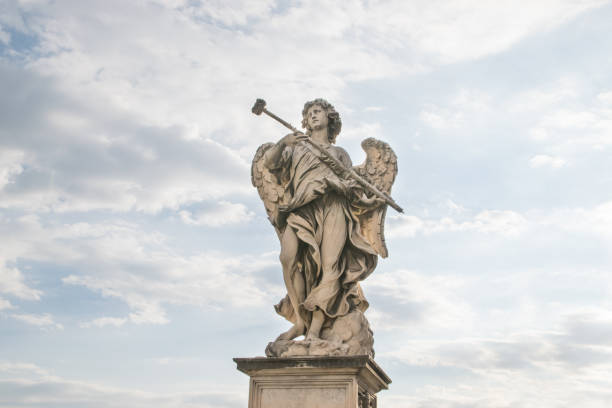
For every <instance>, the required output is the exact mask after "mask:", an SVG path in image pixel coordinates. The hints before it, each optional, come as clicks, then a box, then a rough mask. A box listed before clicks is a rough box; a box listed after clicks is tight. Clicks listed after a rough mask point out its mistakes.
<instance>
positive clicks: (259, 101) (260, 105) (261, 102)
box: [251, 99, 266, 115]
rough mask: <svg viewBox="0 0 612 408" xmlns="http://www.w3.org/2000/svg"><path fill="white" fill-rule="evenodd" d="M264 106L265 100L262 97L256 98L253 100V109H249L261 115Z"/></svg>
mask: <svg viewBox="0 0 612 408" xmlns="http://www.w3.org/2000/svg"><path fill="white" fill-rule="evenodd" d="M265 107H266V101H264V100H263V99H257V100H256V101H255V105H253V109H251V112H253V113H254V114H256V115H261V113H262V112H263V110H264V108H265Z"/></svg>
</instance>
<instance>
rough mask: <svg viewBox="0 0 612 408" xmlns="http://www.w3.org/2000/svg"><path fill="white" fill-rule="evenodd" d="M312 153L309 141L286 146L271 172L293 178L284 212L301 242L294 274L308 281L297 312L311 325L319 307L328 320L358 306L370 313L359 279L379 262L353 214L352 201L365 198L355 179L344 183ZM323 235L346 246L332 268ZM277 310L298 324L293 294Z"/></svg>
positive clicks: (336, 150)
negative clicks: (324, 263)
mask: <svg viewBox="0 0 612 408" xmlns="http://www.w3.org/2000/svg"><path fill="white" fill-rule="evenodd" d="M326 148H327V149H328V151H329V152H330V153H331V154H333V155H334V156H335V157H336V158H338V159H339V160H340V161H341V162H342V163H343V164H344V165H345V166H346V167H349V168H350V167H351V166H352V163H351V159H350V157H349V155H348V153H346V151H345V150H344V149H342V148H340V147H336V146H332V145H329V146H327V147H326ZM311 149H312V148H311V147H309V146H308V145H307V144H306V143H305V142H300V143H298V144H296V145H294V146H287V147H285V149H284V150H283V153H282V157H281V159H280V161H279V163H278V164H277V168H276V169H271V170H273V171H276V172H277V174H278V176H279V179H282V180H288V182H287V184H286V189H285V194H284V197H283V198H282V202H283V203H284V205H282V206H281V207H280V208H281V211H282V212H283V213H284V215H286V226H285V228H292V229H293V231H294V232H295V233H296V235H297V237H298V240H299V246H298V252H297V259H296V263H295V265H296V267H295V270H294V271H292V274H293V273H299V274H302V276H303V277H304V283H305V299H304V301H303V302H302V303H301V304H300V305H299V308H298V309H299V310H298V313H299V314H300V316H301V317H302V320H303V321H304V322H305V324H306V325H307V326H309V325H310V321H311V319H312V312H313V311H315V309H316V308H319V309H320V310H322V311H323V312H324V313H325V315H326V316H327V319H326V321H327V322H329V321H330V319H333V318H336V317H339V316H344V315H346V314H348V313H349V312H350V311H351V310H352V309H353V308H357V309H360V310H361V311H365V309H367V307H368V302H367V300H366V299H365V297H364V296H363V292H362V290H361V287H360V286H359V281H361V280H363V279H365V278H366V277H367V276H368V275H370V273H372V271H373V270H374V268H375V267H376V262H377V260H378V256H377V254H376V252H375V251H374V249H373V248H372V246H371V245H370V244H369V243H368V242H367V241H366V239H365V238H364V237H363V235H362V234H361V233H360V225H359V220H358V219H357V217H356V216H355V215H354V214H353V212H351V202H353V201H356V200H357V199H358V198H359V197H360V195H361V193H362V190H360V188H359V186H358V185H357V184H356V183H355V182H353V181H352V180H342V179H340V178H339V177H338V176H337V175H336V174H335V173H334V172H333V171H332V170H331V169H330V168H329V167H328V166H327V165H326V164H325V163H323V162H321V160H320V159H319V158H318V155H317V153H315V151H313V150H311ZM323 237H325V240H326V242H327V240H330V239H331V240H337V241H335V242H337V243H340V241H341V242H342V243H343V245H341V250H340V251H339V252H338V253H337V254H335V255H336V257H335V258H334V262H333V265H323V263H322V254H323V253H325V252H326V251H330V249H329V248H326V247H323V245H322V244H323ZM334 247H338V245H334ZM329 255H330V254H329V253H327V254H326V256H328V257H329ZM332 255H333V254H332ZM328 263H329V262H328ZM292 276H293V275H292ZM275 308H276V311H277V312H278V313H279V314H280V315H281V316H283V317H285V318H286V319H287V320H289V321H291V322H293V323H295V320H296V319H295V310H293V306H292V305H291V302H290V300H289V297H288V296H286V297H285V298H284V299H283V300H281V302H280V303H279V304H278V305H276V306H275Z"/></svg>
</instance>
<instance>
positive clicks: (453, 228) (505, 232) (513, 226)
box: [387, 210, 528, 237]
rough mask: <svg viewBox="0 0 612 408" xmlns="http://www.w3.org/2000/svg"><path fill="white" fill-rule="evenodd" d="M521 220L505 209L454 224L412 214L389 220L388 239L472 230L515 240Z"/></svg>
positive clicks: (521, 228) (522, 225) (523, 221)
mask: <svg viewBox="0 0 612 408" xmlns="http://www.w3.org/2000/svg"><path fill="white" fill-rule="evenodd" d="M527 225H528V224H527V220H526V219H525V217H524V216H523V215H521V214H519V213H517V212H514V211H509V210H485V211H481V212H480V213H478V214H476V215H474V216H473V217H472V218H471V219H467V220H465V221H458V220H455V219H453V218H451V217H444V218H440V219H438V220H423V219H421V218H419V217H417V216H414V215H393V216H390V217H389V228H387V231H388V235H389V237H414V236H415V235H416V234H418V233H422V234H425V235H431V234H436V233H441V232H465V231H474V232H477V233H482V234H499V235H502V236H508V237H515V236H518V235H520V234H521V233H522V232H523V231H524V230H525V228H526V227H527Z"/></svg>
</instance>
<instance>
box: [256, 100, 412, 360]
mask: <svg viewBox="0 0 612 408" xmlns="http://www.w3.org/2000/svg"><path fill="white" fill-rule="evenodd" d="M252 111H253V113H256V114H261V113H262V112H266V113H267V114H269V115H270V116H272V117H274V118H275V119H277V120H279V121H280V122H281V123H283V124H285V126H288V127H290V128H292V129H293V130H294V132H293V133H290V134H288V135H286V136H284V137H282V138H281V139H280V140H278V142H277V143H266V144H263V145H262V146H260V147H259V149H258V150H257V153H256V154H255V158H254V159H253V164H252V167H251V176H252V181H253V185H254V186H255V187H256V188H257V191H258V193H259V195H260V197H261V199H262V201H263V202H264V207H265V209H266V212H267V214H268V217H269V219H270V221H271V223H272V225H273V226H274V228H275V230H276V233H277V235H278V238H279V240H280V244H281V252H280V261H281V266H282V270H283V278H284V281H285V287H286V289H287V296H285V298H283V299H282V300H281V301H280V303H279V304H278V305H276V311H277V312H278V313H279V314H280V315H281V316H283V317H284V318H286V319H287V320H288V321H290V322H291V323H292V324H293V326H292V327H291V328H290V329H289V330H287V331H286V332H284V333H282V334H280V335H279V336H278V338H277V339H276V341H274V342H272V343H270V344H269V345H268V347H267V349H266V354H267V355H268V356H297V355H311V356H313V355H358V354H363V355H373V354H374V351H373V348H372V345H373V338H372V331H371V330H370V327H369V324H368V322H367V320H366V319H365V317H364V316H363V312H364V311H365V310H366V309H367V308H368V306H369V304H368V301H367V300H366V298H365V296H364V294H363V291H362V289H361V286H360V284H359V283H360V282H361V281H362V280H364V279H366V278H367V277H368V276H369V275H370V274H371V273H372V272H373V271H374V269H375V268H376V264H377V261H378V256H379V255H380V256H382V257H386V256H387V248H386V245H385V239H384V221H385V214H386V209H387V204H389V205H391V206H392V207H393V208H395V209H397V210H398V211H402V210H401V208H400V207H399V206H397V205H396V204H395V202H394V201H393V200H392V199H391V198H390V197H389V194H390V192H391V187H392V185H393V182H394V180H395V176H396V175H397V158H396V156H395V153H394V152H393V150H392V149H391V147H390V146H389V145H388V144H387V143H385V142H382V141H380V140H375V139H373V138H368V139H365V140H364V141H363V142H362V147H363V149H364V151H365V152H366V156H367V157H366V161H365V162H364V163H363V164H361V165H359V166H353V164H352V161H351V158H350V157H349V155H348V153H347V152H346V151H345V150H344V149H342V148H341V147H338V146H335V143H336V138H337V136H338V135H339V133H340V129H341V127H342V122H341V120H340V115H339V113H338V112H337V111H336V110H335V108H334V107H333V106H332V105H331V104H330V103H329V102H327V101H325V100H324V99H315V100H313V101H310V102H306V104H305V105H304V109H303V111H302V127H303V128H304V129H305V133H302V132H299V131H297V130H296V129H295V128H293V127H292V126H291V125H289V124H288V123H287V122H284V121H283V120H282V119H280V118H278V117H277V116H276V115H273V114H271V113H270V112H269V111H267V110H266V109H265V102H264V101H263V100H258V101H257V102H256V104H255V106H254V107H253V109H252ZM300 336H304V337H305V340H300V341H294V339H295V338H297V337H300Z"/></svg>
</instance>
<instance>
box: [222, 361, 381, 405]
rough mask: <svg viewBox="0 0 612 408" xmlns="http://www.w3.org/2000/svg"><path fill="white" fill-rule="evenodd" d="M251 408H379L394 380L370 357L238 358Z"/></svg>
mask: <svg viewBox="0 0 612 408" xmlns="http://www.w3.org/2000/svg"><path fill="white" fill-rule="evenodd" d="M234 361H235V362H236V364H237V365H238V370H240V371H242V372H243V373H245V374H247V375H248V376H249V377H251V381H250V385H249V408H376V407H377V404H376V393H377V392H378V391H380V390H382V389H387V388H388V385H389V384H390V383H391V379H390V378H389V377H387V375H386V374H385V372H384V371H383V370H382V369H381V368H380V367H379V366H378V365H377V364H376V363H375V362H374V360H372V359H371V358H370V357H369V356H338V357H313V356H308V357H289V358H269V357H268V358H266V357H256V358H235V359H234Z"/></svg>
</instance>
